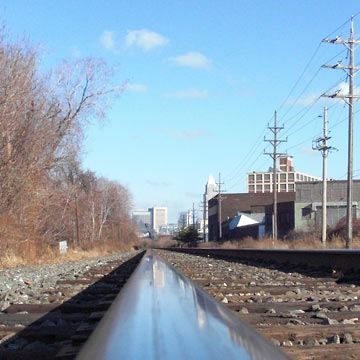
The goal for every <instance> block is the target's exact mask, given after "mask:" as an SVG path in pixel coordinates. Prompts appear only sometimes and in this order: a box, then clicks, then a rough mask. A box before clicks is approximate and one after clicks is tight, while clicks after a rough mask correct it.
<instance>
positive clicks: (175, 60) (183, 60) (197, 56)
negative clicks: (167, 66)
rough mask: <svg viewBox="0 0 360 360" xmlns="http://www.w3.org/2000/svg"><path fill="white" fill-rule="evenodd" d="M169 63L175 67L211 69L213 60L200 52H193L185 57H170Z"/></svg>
mask: <svg viewBox="0 0 360 360" xmlns="http://www.w3.org/2000/svg"><path fill="white" fill-rule="evenodd" d="M169 62H170V63H172V64H174V65H179V66H188V67H192V68H198V69H209V68H210V67H211V60H209V59H208V58H207V57H206V56H204V55H203V54H201V53H199V52H195V51H191V52H188V53H187V54H184V55H179V56H175V57H170V58H169Z"/></svg>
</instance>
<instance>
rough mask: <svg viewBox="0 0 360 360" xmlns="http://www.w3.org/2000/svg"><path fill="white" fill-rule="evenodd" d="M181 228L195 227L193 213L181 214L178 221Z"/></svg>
mask: <svg viewBox="0 0 360 360" xmlns="http://www.w3.org/2000/svg"><path fill="white" fill-rule="evenodd" d="M178 225H179V228H180V229H181V228H184V227H188V226H190V225H193V213H192V211H182V212H180V213H179V219H178Z"/></svg>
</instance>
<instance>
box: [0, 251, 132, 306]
mask: <svg viewBox="0 0 360 360" xmlns="http://www.w3.org/2000/svg"><path fill="white" fill-rule="evenodd" d="M135 254H136V251H131V252H126V253H121V254H111V255H106V256H101V257H98V258H93V259H86V260H82V261H79V262H65V263H58V264H48V265H38V266H19V267H16V268H10V269H3V270H0V311H3V310H5V309H6V308H7V307H8V306H9V305H11V304H12V303H16V304H22V303H43V302H46V299H45V298H44V297H46V295H45V296H40V297H37V296H36V295H37V294H40V293H41V292H42V290H45V289H50V290H51V289H56V282H57V281H58V280H65V279H66V280H69V279H76V278H77V277H80V276H81V274H82V273H84V272H85V271H87V270H88V269H89V268H90V267H96V266H101V265H103V264H104V263H106V262H107V261H113V260H118V259H124V258H129V257H131V256H134V255H135Z"/></svg>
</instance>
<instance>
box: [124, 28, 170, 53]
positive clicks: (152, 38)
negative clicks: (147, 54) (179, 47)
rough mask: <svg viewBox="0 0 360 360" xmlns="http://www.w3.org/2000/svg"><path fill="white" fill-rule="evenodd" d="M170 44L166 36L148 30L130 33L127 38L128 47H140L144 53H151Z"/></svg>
mask: <svg viewBox="0 0 360 360" xmlns="http://www.w3.org/2000/svg"><path fill="white" fill-rule="evenodd" d="M168 42H169V39H167V38H166V37H165V36H162V35H160V34H158V33H156V32H154V31H149V30H146V29H141V30H132V31H129V32H128V33H127V35H126V37H125V43H126V45H127V46H128V47H133V46H135V47H139V48H140V49H142V50H143V51H149V50H152V49H154V48H156V47H161V46H164V45H166V44H167V43H168Z"/></svg>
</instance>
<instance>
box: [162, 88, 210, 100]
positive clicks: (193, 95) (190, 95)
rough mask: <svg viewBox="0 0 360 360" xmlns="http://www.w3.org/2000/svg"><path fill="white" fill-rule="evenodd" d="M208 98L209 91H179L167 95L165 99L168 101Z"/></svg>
mask: <svg viewBox="0 0 360 360" xmlns="http://www.w3.org/2000/svg"><path fill="white" fill-rule="evenodd" d="M207 96H208V91H207V90H196V89H188V90H179V91H175V92H173V93H167V94H165V97H166V98H168V99H204V98H206V97H207Z"/></svg>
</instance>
